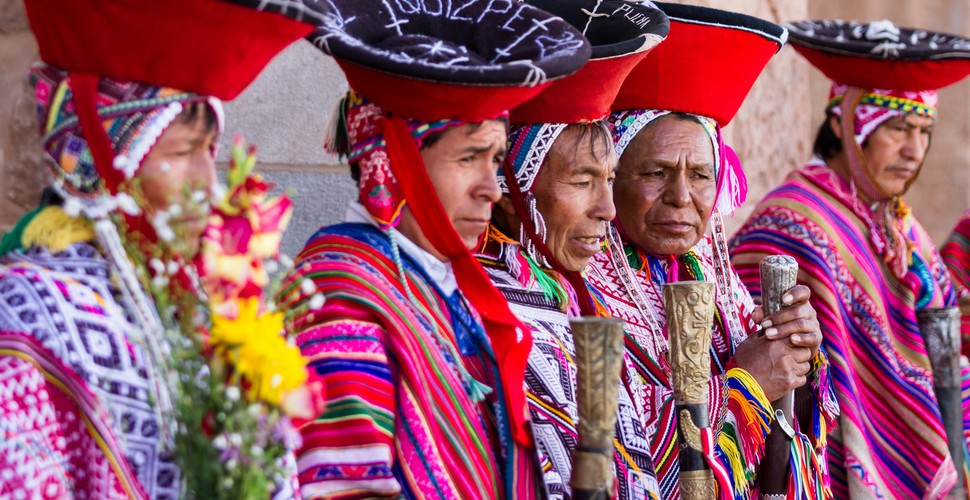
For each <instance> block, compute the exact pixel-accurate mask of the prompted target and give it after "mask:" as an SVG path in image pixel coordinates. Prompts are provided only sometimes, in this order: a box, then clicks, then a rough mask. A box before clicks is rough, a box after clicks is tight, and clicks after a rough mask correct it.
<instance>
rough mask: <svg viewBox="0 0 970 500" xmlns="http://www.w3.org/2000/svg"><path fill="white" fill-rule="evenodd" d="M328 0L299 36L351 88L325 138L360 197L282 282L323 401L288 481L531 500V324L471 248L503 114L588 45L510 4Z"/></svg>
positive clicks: (328, 488)
mask: <svg viewBox="0 0 970 500" xmlns="http://www.w3.org/2000/svg"><path fill="white" fill-rule="evenodd" d="M329 4H330V5H329V7H330V9H329V10H328V12H327V16H326V19H327V22H326V23H325V24H323V25H322V26H320V27H319V29H318V30H317V31H316V32H315V33H314V34H313V35H312V36H311V38H310V39H311V41H312V42H313V43H314V44H315V45H317V46H318V47H320V48H321V49H323V50H324V51H325V52H327V53H329V54H331V55H332V56H334V58H335V59H336V60H337V63H338V64H339V65H340V66H341V69H343V71H344V73H345V74H346V76H347V80H348V82H349V84H350V87H351V89H352V90H351V91H350V92H349V93H348V94H347V96H346V97H345V98H344V99H342V100H341V101H340V104H339V106H338V109H337V111H336V112H335V115H334V119H335V125H334V127H333V130H332V132H333V133H332V134H331V135H330V137H328V144H329V146H330V147H331V149H332V150H333V151H334V152H337V153H340V154H342V155H346V157H347V159H348V160H349V162H350V164H351V169H352V174H353V175H354V176H355V178H356V181H357V184H358V189H359V191H358V192H359V195H358V198H357V200H356V201H355V202H353V203H351V205H350V207H349V209H348V211H347V218H346V221H347V222H346V223H345V224H337V225H334V226H330V227H326V228H323V229H321V230H320V231H319V232H318V233H317V234H315V235H314V236H313V237H312V238H311V239H310V241H309V242H308V243H307V246H306V247H305V248H304V250H303V251H302V252H301V253H300V255H299V256H298V258H297V262H296V268H295V272H294V274H293V275H292V276H290V277H289V278H288V281H287V282H286V283H285V284H284V287H283V290H282V291H281V294H282V297H284V299H283V300H284V302H286V303H288V304H289V307H288V309H289V312H290V314H289V317H288V323H289V324H288V330H289V332H290V334H291V336H292V337H293V338H295V340H296V343H297V344H298V345H299V346H300V348H301V349H302V350H303V352H304V354H305V355H306V356H307V357H308V358H310V360H311V361H310V367H311V380H315V379H316V380H322V381H323V382H325V385H326V387H327V391H326V394H325V395H324V396H325V398H326V401H327V410H326V411H324V412H323V413H321V414H320V415H318V416H317V417H316V418H315V419H313V420H311V421H309V422H306V423H305V424H304V425H303V426H302V428H301V431H302V434H303V438H304V443H303V447H302V449H301V450H300V451H299V453H298V462H299V471H300V483H301V492H302V494H303V496H304V497H305V498H323V497H326V498H372V497H394V498H397V497H404V498H430V499H440V498H509V499H513V498H515V499H517V498H533V497H535V496H536V495H538V494H539V492H540V491H541V490H540V488H541V471H538V469H537V463H536V460H535V450H534V444H533V441H532V435H531V432H530V428H529V419H528V409H527V408H526V399H525V391H524V380H523V379H524V371H525V364H526V358H527V357H528V354H529V351H530V349H531V346H532V342H531V335H530V332H529V330H528V329H527V328H525V327H524V326H523V325H521V324H520V323H519V322H518V320H516V319H515V317H514V316H513V315H512V314H511V312H510V311H509V309H508V305H507V303H506V301H505V300H504V299H503V298H502V296H501V294H499V293H498V291H497V290H496V289H495V288H494V287H493V286H492V285H491V283H489V281H488V278H487V276H486V275H485V273H484V271H483V270H482V268H481V266H480V265H479V264H478V262H477V261H475V259H474V257H472V255H471V253H470V249H472V248H473V247H474V246H475V245H476V243H477V242H478V239H479V237H480V236H481V234H482V233H483V232H484V231H485V228H486V226H487V223H488V220H489V219H490V217H491V207H492V204H493V203H495V202H497V201H498V199H499V196H500V191H499V187H498V183H497V181H496V177H495V174H496V171H497V170H498V167H499V166H500V165H501V162H502V161H503V159H504V157H505V154H506V140H507V138H506V134H507V116H508V111H507V110H508V109H509V108H512V107H514V106H516V105H518V104H519V103H521V102H523V101H525V100H526V99H528V98H529V97H531V96H533V95H535V94H536V93H537V92H539V91H540V90H542V88H543V87H545V86H546V85H548V83H549V81H548V80H549V79H551V78H559V77H563V76H565V75H567V74H569V73H572V72H574V71H576V70H577V69H579V67H580V66H581V65H582V64H583V63H585V61H586V60H587V59H588V58H589V53H590V49H589V44H588V43H587V42H586V40H585V39H584V38H583V37H582V35H581V34H579V33H578V32H577V31H576V30H575V29H574V28H572V27H571V26H569V25H568V24H566V23H565V22H563V21H562V20H560V19H558V18H556V17H553V16H551V15H549V14H547V13H545V12H542V11H540V10H538V9H536V8H534V7H531V6H529V5H525V4H518V3H502V2H498V3H492V2H469V3H466V4H464V6H463V7H460V8H455V9H454V10H451V9H439V8H430V7H429V6H428V5H425V3H423V2H416V3H414V4H407V3H405V2H381V3H380V4H379V5H377V2H360V1H358V0H336V1H331V2H329ZM373 40H379V43H378V45H372V44H371V41H373ZM316 293H320V294H322V296H323V297H324V298H325V301H324V302H322V303H320V302H319V301H315V300H314V299H313V295H314V294H316Z"/></svg>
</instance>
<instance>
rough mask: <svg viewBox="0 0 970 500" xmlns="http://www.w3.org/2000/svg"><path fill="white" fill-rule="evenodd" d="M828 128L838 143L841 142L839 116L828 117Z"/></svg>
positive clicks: (840, 120) (840, 121) (840, 119)
mask: <svg viewBox="0 0 970 500" xmlns="http://www.w3.org/2000/svg"><path fill="white" fill-rule="evenodd" d="M829 128H830V129H832V134H834V135H835V137H837V138H838V139H839V140H840V141H841V140H842V118H841V117H839V115H835V114H833V115H831V116H829Z"/></svg>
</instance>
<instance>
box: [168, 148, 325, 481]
mask: <svg viewBox="0 0 970 500" xmlns="http://www.w3.org/2000/svg"><path fill="white" fill-rule="evenodd" d="M254 166H255V149H254V148H252V147H249V148H247V147H246V145H245V144H244V143H243V142H242V140H241V139H239V138H237V139H236V140H235V141H234V144H233V148H232V151H231V164H230V167H229V171H228V179H227V180H228V182H227V184H228V186H227V190H226V191H225V193H224V196H222V197H221V200H218V201H217V202H216V203H214V204H213V206H212V208H211V212H210V213H209V215H208V224H207V227H206V229H205V232H204V233H203V236H202V242H201V247H200V249H199V252H198V254H197V257H196V259H195V266H194V268H195V270H196V271H197V273H198V276H197V277H195V278H197V279H192V280H191V281H194V282H195V283H196V284H195V287H196V288H197V289H196V293H184V292H185V290H184V289H183V290H181V292H180V293H169V294H167V295H168V299H169V300H168V301H167V302H168V304H169V306H170V309H169V310H167V311H165V310H163V309H162V308H160V313H161V316H162V317H163V323H164V322H165V318H169V322H171V318H178V319H177V322H178V323H179V325H177V326H176V327H175V328H172V325H167V326H166V330H167V331H168V332H170V334H169V335H167V338H168V339H169V342H170V344H171V346H172V352H171V356H170V357H169V359H170V362H169V366H168V372H169V374H170V375H172V376H171V377H170V379H171V384H170V385H172V386H173V387H172V394H173V411H174V413H175V419H174V420H175V421H176V422H177V425H178V428H177V429H175V430H174V432H173V434H174V441H175V457H176V461H177V462H178V464H179V468H180V469H181V471H182V475H183V481H184V485H185V491H186V492H187V493H188V495H189V496H190V497H194V498H232V499H243V498H253V499H265V498H269V497H270V495H271V494H272V493H274V492H276V493H279V492H281V491H287V490H288V489H290V488H293V487H295V486H294V484H295V482H294V481H295V463H294V461H293V455H292V453H291V452H292V451H293V450H295V449H296V448H298V447H299V444H300V436H299V433H298V432H297V431H296V430H295V429H294V427H293V425H292V423H291V421H290V418H312V417H313V416H315V415H316V412H317V411H318V410H319V409H320V408H319V405H318V404H317V403H316V400H314V399H313V394H318V393H319V392H318V390H319V388H311V387H307V386H306V385H305V383H306V380H307V371H306V361H305V359H304V358H303V357H302V356H301V354H300V351H299V349H298V348H297V347H296V346H294V345H292V344H290V343H288V342H287V341H286V339H285V337H284V336H283V314H282V313H281V312H278V311H276V310H275V304H274V303H273V302H272V300H271V298H272V297H273V293H272V291H271V290H270V288H272V287H271V286H270V285H271V283H270V277H269V272H268V270H267V265H268V264H271V265H276V260H278V259H279V258H280V254H279V246H280V240H281V237H282V233H283V230H284V229H285V227H286V225H287V223H288V221H289V219H290V215H291V212H292V206H291V202H290V200H289V198H287V197H286V196H285V195H278V196H270V195H269V190H270V188H271V187H272V186H271V185H270V184H268V183H267V182H266V181H264V180H263V179H262V177H261V176H259V175H258V174H255V173H253V167H254ZM156 267H157V266H156ZM162 267H164V266H162ZM187 267H190V266H187ZM156 271H157V270H156ZM158 274H159V273H157V272H156V275H158ZM162 274H164V273H162ZM183 281H184V280H183ZM159 285H163V286H162V288H170V286H169V285H170V284H169V283H167V282H161V283H159V282H157V281H156V282H154V283H153V287H152V288H154V289H155V291H157V290H158V288H159ZM153 295H156V298H157V296H158V295H157V294H155V293H153ZM199 296H203V297H204V299H203V300H201V301H199V300H198V299H197V298H196V297H199ZM193 298H194V300H195V303H194V304H187V303H186V301H192V300H193ZM159 303H160V304H164V303H165V301H161V302H159ZM175 311H177V312H178V314H173V313H174V312H175Z"/></svg>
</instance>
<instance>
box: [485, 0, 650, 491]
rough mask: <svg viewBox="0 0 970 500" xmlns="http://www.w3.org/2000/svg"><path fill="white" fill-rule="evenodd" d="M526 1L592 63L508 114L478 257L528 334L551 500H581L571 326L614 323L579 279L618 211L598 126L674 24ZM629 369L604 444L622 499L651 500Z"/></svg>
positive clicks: (636, 7)
mask: <svg viewBox="0 0 970 500" xmlns="http://www.w3.org/2000/svg"><path fill="white" fill-rule="evenodd" d="M529 3H531V4H533V5H536V6H538V7H541V8H543V9H546V10H548V11H549V12H551V13H554V14H556V15H560V16H562V17H563V19H565V20H566V21H568V22H570V23H572V24H573V25H574V26H576V27H577V29H581V30H582V31H583V33H584V35H586V37H587V38H588V39H589V40H590V43H591V44H592V46H593V55H592V58H591V60H590V62H589V63H587V64H586V66H584V67H583V68H582V69H581V70H580V71H579V72H577V73H575V74H574V75H571V76H569V77H566V78H564V79H562V80H559V81H557V82H555V83H553V84H552V85H551V86H549V87H548V88H546V89H545V90H543V91H542V92H541V93H540V94H539V95H537V96H536V97H534V98H532V99H530V100H529V101H526V102H525V103H523V104H522V105H520V106H518V107H516V108H514V109H512V110H511V111H510V120H511V122H512V125H513V127H512V132H511V134H510V136H509V154H508V156H507V158H506V161H505V163H504V164H503V166H502V170H501V171H500V172H499V183H500V185H501V186H502V191H503V196H502V198H501V199H500V200H499V201H498V204H497V207H496V209H495V211H494V213H493V217H492V223H491V224H490V225H489V230H488V232H487V233H486V236H485V239H484V241H483V242H482V244H481V246H480V248H479V250H478V252H477V254H476V257H478V259H479V261H480V262H481V263H482V265H483V266H485V269H486V271H487V272H488V275H489V278H491V280H492V282H493V283H494V284H495V286H496V287H497V288H498V289H499V290H500V291H501V292H502V294H503V295H504V296H505V297H506V298H507V299H508V300H509V304H510V306H511V308H512V310H513V312H515V313H516V315H517V316H518V317H519V318H520V319H521V320H522V321H523V322H525V323H526V324H528V325H529V327H530V328H531V329H532V336H533V343H534V347H533V349H532V352H531V353H530V355H529V364H528V368H527V372H526V381H527V384H528V389H529V410H530V414H531V416H532V428H533V431H534V435H535V439H536V446H537V448H538V452H539V456H540V460H541V461H542V468H543V471H544V480H545V481H544V482H545V484H546V488H547V490H548V493H549V497H550V498H555V499H558V498H570V497H572V498H576V497H577V496H581V495H582V492H580V491H575V490H574V487H575V488H588V486H587V485H588V484H589V483H592V482H595V481H596V480H595V479H592V478H590V479H588V480H585V481H584V480H583V478H584V477H588V476H590V474H589V473H590V471H589V470H582V469H583V467H582V466H581V465H577V460H582V458H578V457H579V455H577V450H578V449H583V448H584V445H583V443H581V442H577V439H578V437H579V434H580V431H579V426H580V423H579V420H580V419H581V418H582V417H581V416H580V414H581V413H582V412H581V411H580V408H579V401H578V398H579V397H580V396H579V394H580V392H581V391H582V390H583V388H581V387H579V385H578V383H577V379H578V378H579V375H578V374H579V372H580V367H579V366H578V365H580V364H581V363H580V361H578V360H577V358H578V357H581V356H583V354H584V353H582V352H577V351H578V349H577V347H576V344H577V343H578V342H577V341H575V340H574V336H573V332H572V329H571V327H570V318H575V317H577V316H579V315H582V316H587V317H589V316H597V315H601V316H602V315H608V313H606V311H605V307H604V306H603V305H602V304H599V305H597V304H596V301H595V300H593V297H592V295H591V294H590V292H589V289H588V287H587V285H586V283H585V281H584V279H583V277H582V275H581V272H583V271H584V270H585V269H586V266H587V264H588V263H589V261H590V259H591V258H592V256H593V255H595V254H596V253H598V252H599V251H600V249H601V243H602V239H603V237H604V236H605V234H606V228H607V226H608V225H609V221H610V220H612V219H613V216H614V214H615V210H614V207H613V192H612V189H611V185H612V179H613V170H614V169H615V167H616V155H615V153H614V152H613V141H612V139H611V136H610V132H609V130H608V128H607V126H606V122H605V121H604V120H603V118H605V117H606V116H607V115H608V113H609V109H610V105H611V104H612V103H613V99H614V97H615V96H616V93H617V92H618V91H619V89H620V87H621V85H622V84H623V81H624V80H625V78H626V76H627V75H628V74H629V72H630V71H631V70H632V69H633V67H634V66H636V64H637V63H639V62H640V61H642V60H643V58H644V57H645V56H646V55H647V54H648V53H649V51H650V50H651V49H653V48H654V47H656V46H657V44H658V43H660V42H662V41H663V38H664V37H665V36H666V35H667V31H668V28H669V24H668V22H667V16H665V15H664V14H663V12H661V11H660V10H659V9H657V8H656V7H654V6H653V5H651V4H635V3H631V2H626V1H613V0H607V1H598V0H530V1H529ZM593 82H595V83H593ZM624 372H625V373H626V376H625V377H624V378H623V379H624V383H623V384H620V385H622V387H620V388H619V391H618V394H619V396H618V406H617V408H616V409H615V415H616V424H615V443H616V445H615V450H614V449H613V448H614V447H613V446H610V447H609V450H608V452H607V453H606V455H607V457H606V461H605V463H606V464H609V463H610V462H612V463H613V468H612V469H613V470H612V471H611V472H613V473H614V474H615V477H616V478H617V481H616V486H617V491H616V496H617V498H622V499H642V498H649V497H651V496H656V495H658V494H659V488H658V485H657V479H656V476H655V474H654V471H653V469H654V467H653V461H652V459H651V457H650V449H649V446H648V444H647V443H648V442H649V438H650V436H649V434H648V433H647V432H646V431H647V429H646V426H645V425H644V424H643V421H642V415H643V413H644V411H643V410H642V405H643V404H644V401H642V400H641V399H639V398H638V395H640V394H642V392H643V391H642V389H641V387H642V381H641V380H639V379H638V378H636V376H635V373H634V372H633V370H632V368H630V367H627V368H625V369H624ZM587 390H588V389H587ZM584 410H585V409H584ZM611 410H613V409H612V408H611ZM583 424H584V425H587V426H588V427H587V428H591V427H593V426H594V425H595V423H592V422H583ZM611 441H612V440H611ZM586 468H587V469H595V468H594V467H586ZM601 481H602V482H604V483H612V481H609V480H601ZM608 486H609V488H610V489H611V490H612V486H613V485H612V484H609V485H608Z"/></svg>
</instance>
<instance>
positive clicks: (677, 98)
mask: <svg viewBox="0 0 970 500" xmlns="http://www.w3.org/2000/svg"><path fill="white" fill-rule="evenodd" d="M658 5H659V6H660V8H661V9H662V10H663V11H664V12H665V13H666V14H667V15H668V17H669V18H670V35H669V36H668V37H667V40H666V41H665V42H664V43H663V44H661V45H660V46H659V47H657V48H656V49H654V50H653V51H652V52H651V53H650V54H649V55H648V56H647V57H646V59H645V60H644V61H643V62H642V63H640V64H639V65H638V66H637V67H636V68H635V69H634V70H633V72H632V73H631V75H630V76H629V77H628V78H627V80H626V82H625V83H624V86H623V88H622V89H621V90H620V93H619V95H618V96H617V98H616V100H615V101H614V103H613V109H614V110H616V112H614V113H613V114H612V115H611V117H610V125H611V128H612V131H613V139H614V144H615V148H616V152H617V154H618V156H619V167H618V169H617V179H616V182H615V183H614V198H613V199H614V202H615V204H616V206H617V217H616V220H615V221H614V224H613V227H612V228H611V230H610V232H609V233H608V235H607V248H606V250H605V251H604V252H602V253H601V254H599V255H597V256H596V257H594V259H593V261H592V263H591V265H590V273H589V282H590V284H591V285H592V286H593V287H594V288H595V289H596V290H597V291H599V292H600V293H601V294H602V296H603V297H604V298H605V300H606V304H607V305H608V307H609V309H610V312H611V313H612V314H613V316H615V317H619V318H621V319H623V320H625V321H626V322H627V333H628V334H629V335H630V336H631V337H632V338H633V339H634V340H635V344H636V348H637V349H635V350H634V351H632V352H633V354H634V366H635V367H636V368H637V371H638V373H639V375H640V377H641V378H642V379H643V380H644V382H645V388H646V391H645V394H644V398H645V407H646V410H647V413H646V414H645V416H644V417H645V421H646V422H647V425H648V426H649V427H648V435H651V436H652V438H651V439H652V441H651V443H650V448H651V452H652V455H653V457H654V460H655V465H656V468H657V476H658V478H659V480H660V487H661V497H662V498H678V497H679V495H680V492H679V490H678V481H679V478H680V476H681V464H680V462H679V460H678V454H677V453H672V450H676V449H677V448H676V444H677V441H676V439H677V434H678V432H677V430H676V429H677V425H678V420H679V418H678V415H677V414H676V412H675V403H674V397H673V394H674V393H673V387H672V379H671V377H672V371H673V368H672V367H671V365H670V361H669V351H670V344H669V342H668V336H667V327H666V323H667V318H666V313H665V308H664V302H663V296H662V286H663V285H664V284H665V283H675V282H678V281H681V280H702V281H712V282H714V283H715V285H716V287H715V296H714V302H715V317H714V318H715V319H714V324H713V326H712V331H713V341H712V344H711V348H710V351H711V367H710V370H711V371H710V374H711V377H710V379H709V387H708V394H709V398H710V402H709V404H708V411H709V421H710V427H711V429H713V432H714V436H713V439H714V443H715V446H714V449H713V450H709V451H707V452H706V458H707V464H708V466H709V467H710V468H711V469H713V470H714V471H715V472H716V477H717V478H718V483H719V491H720V495H721V498H727V497H733V498H749V497H751V496H752V495H753V491H752V487H753V484H754V481H753V479H754V478H756V477H758V474H759V471H760V465H761V461H762V458H763V457H764V454H765V439H766V435H767V434H768V430H769V426H770V424H771V422H772V420H773V418H772V415H771V413H772V408H771V405H770V404H769V402H770V401H773V400H774V399H776V398H778V397H780V396H782V395H783V394H785V393H787V392H788V391H791V390H792V389H795V388H797V387H799V386H802V385H803V384H805V383H806V380H813V381H814V382H812V384H811V385H812V388H814V389H816V390H815V391H814V394H818V396H816V398H815V399H818V400H820V401H821V400H824V392H825V391H824V385H825V384H824V373H825V370H824V366H823V365H822V363H821V361H820V360H819V359H820V358H818V357H815V356H814V354H815V351H816V350H817V348H818V344H819V343H820V341H821V339H820V336H819V334H818V324H817V322H816V321H815V319H814V316H815V314H814V311H813V310H812V308H811V307H810V306H809V305H808V302H807V299H808V290H807V289H806V288H805V287H796V288H794V289H793V290H792V291H791V292H790V293H789V294H788V297H786V303H787V304H789V307H787V308H785V309H783V310H782V311H780V312H778V313H776V314H774V315H772V316H769V317H764V315H763V314H761V310H760V308H755V307H754V304H753V303H752V300H751V297H750V296H749V294H748V292H747V290H746V289H745V287H744V286H743V285H742V284H741V283H740V281H739V280H738V278H737V276H736V274H735V273H734V271H733V269H732V268H731V266H730V264H729V262H728V257H727V251H726V241H725V236H724V229H723V225H722V223H721V216H722V214H725V213H726V214H730V213H732V212H733V211H734V209H735V208H736V207H737V206H738V205H740V203H742V202H743V200H744V194H745V191H746V186H745V181H744V174H743V172H742V171H741V168H740V164H739V162H738V160H737V157H736V156H735V155H734V153H733V152H732V151H731V149H730V148H729V147H727V146H725V145H724V144H723V141H722V139H721V132H720V127H723V126H725V125H727V123H728V122H729V121H730V120H731V118H733V116H734V114H735V113H736V112H737V109H738V108H739V107H740V105H741V102H742V101H743V99H744V97H745V96H746V95H747V93H748V90H749V89H750V88H751V85H753V84H754V81H755V79H756V78H757V76H758V74H759V73H760V72H761V70H762V69H763V68H764V65H765V64H767V62H768V60H769V59H770V58H771V57H772V56H773V55H774V54H775V53H776V52H777V51H778V50H779V49H780V48H781V46H782V45H783V44H784V42H785V37H786V32H785V30H784V29H783V28H781V27H779V26H777V25H774V24H772V23H769V22H766V21H763V20H761V19H757V18H752V17H749V16H744V15H739V14H734V13H730V12H723V11H718V10H714V9H707V8H701V7H693V6H683V5H673V4H658ZM684 61H691V64H690V65H689V66H685V64H684ZM720 68H723V69H720ZM717 74H731V75H732V77H731V78H729V79H719V78H713V77H712V75H717ZM665 75H666V76H667V77H665ZM674 75H675V76H674ZM709 230H710V231H711V232H710V233H708V231H709ZM759 324H760V325H761V327H762V328H764V329H765V334H767V336H766V335H765V334H762V333H760V332H758V333H757V334H755V331H756V330H757V328H758V325H759ZM813 365H814V366H813ZM813 370H815V371H817V373H819V374H823V376H822V377H816V376H813V375H812V371H813ZM820 378H821V379H822V380H821V383H820V382H819V379H820ZM810 396H811V394H810ZM821 406H822V403H818V402H815V401H813V407H814V408H816V409H818V408H820V407H821ZM815 414H816V417H817V419H816V423H817V425H819V426H820V428H821V429H822V431H821V434H822V435H823V436H824V429H825V425H826V421H825V419H824V418H823V417H821V416H819V412H818V411H816V412H815ZM823 414H824V412H823ZM816 437H817V436H816ZM813 447H814V443H812V444H810V445H809V449H812V448H813ZM803 455H804V453H803ZM810 472H811V474H812V476H811V477H805V473H804V472H803V473H798V472H797V471H796V473H795V474H793V475H792V476H791V477H792V478H793V479H794V480H793V481H791V485H792V486H791V488H793V489H790V490H789V491H790V492H792V493H791V494H792V495H800V494H801V493H798V492H799V491H807V492H810V493H811V492H815V491H819V490H820V489H821V488H822V487H823V485H822V484H821V482H822V480H821V479H820V478H819V477H817V474H818V471H810ZM799 488H803V489H801V490H799ZM812 494H814V493H812ZM782 496H783V495H782Z"/></svg>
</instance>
